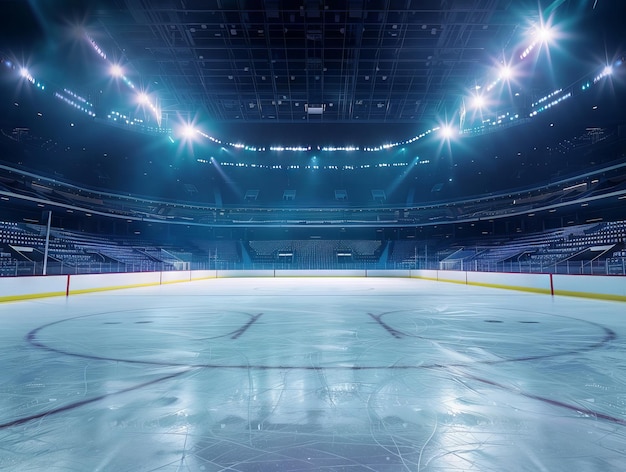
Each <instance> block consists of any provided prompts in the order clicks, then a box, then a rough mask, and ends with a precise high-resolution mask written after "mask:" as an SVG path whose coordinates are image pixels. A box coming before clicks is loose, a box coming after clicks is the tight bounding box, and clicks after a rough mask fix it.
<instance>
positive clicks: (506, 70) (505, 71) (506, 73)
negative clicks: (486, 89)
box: [500, 64, 513, 80]
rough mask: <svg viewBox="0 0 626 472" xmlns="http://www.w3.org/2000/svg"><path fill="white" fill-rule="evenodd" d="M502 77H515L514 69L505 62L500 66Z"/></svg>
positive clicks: (505, 78) (507, 78) (506, 78)
mask: <svg viewBox="0 0 626 472" xmlns="http://www.w3.org/2000/svg"><path fill="white" fill-rule="evenodd" d="M500 77H502V79H504V80H509V79H510V78H511V77H513V69H512V68H511V66H509V65H508V64H504V65H503V66H502V67H501V68H500Z"/></svg>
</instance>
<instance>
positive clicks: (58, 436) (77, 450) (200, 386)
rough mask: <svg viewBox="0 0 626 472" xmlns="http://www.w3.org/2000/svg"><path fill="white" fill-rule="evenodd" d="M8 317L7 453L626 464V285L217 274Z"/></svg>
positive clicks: (172, 466) (119, 459) (64, 459)
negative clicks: (613, 294) (618, 293)
mask: <svg viewBox="0 0 626 472" xmlns="http://www.w3.org/2000/svg"><path fill="white" fill-rule="evenodd" d="M25 280H26V279H25ZM0 323H1V326H2V328H1V330H0V365H1V372H2V374H1V376H0V470H7V471H40V470H46V471H77V472H85V471H115V472H121V471H133V472H134V471H246V472H249V471H281V472H286V471H377V472H382V471H437V472H442V471H446V472H450V471H481V472H487V471H498V472H502V471H533V472H536V471H550V472H555V471H567V472H580V471H590V472H591V471H594V472H596V471H623V470H624V468H625V467H626V466H625V464H626V351H625V348H626V343H625V341H624V340H625V339H626V304H623V303H619V302H608V301H593V300H585V299H576V298H568V297H555V298H553V297H550V296H548V295H534V294H527V293H522V292H513V291H505V290H497V289H487V288H480V287H467V286H462V285H455V284H446V283H437V282H428V281H422V280H410V279H391V278H389V279H372V278H297V279H261V278H256V279H218V280H206V281H199V282H191V283H184V284H176V285H164V286H159V287H146V288H137V289H129V290H119V291H114V292H113V291H112V292H101V293H97V294H86V295H77V296H71V297H69V298H67V299H66V298H63V297H59V298H48V299H40V300H32V301H23V302H11V303H4V304H2V305H0Z"/></svg>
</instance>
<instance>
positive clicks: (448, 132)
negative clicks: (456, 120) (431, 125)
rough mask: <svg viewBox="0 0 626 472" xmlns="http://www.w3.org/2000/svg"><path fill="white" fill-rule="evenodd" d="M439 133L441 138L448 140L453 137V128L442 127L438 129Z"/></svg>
mask: <svg viewBox="0 0 626 472" xmlns="http://www.w3.org/2000/svg"><path fill="white" fill-rule="evenodd" d="M439 133H440V134H441V136H442V137H443V138H445V139H450V138H452V137H453V136H454V128H453V127H452V126H450V125H443V126H442V127H441V128H440V130H439Z"/></svg>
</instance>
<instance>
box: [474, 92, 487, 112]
mask: <svg viewBox="0 0 626 472" xmlns="http://www.w3.org/2000/svg"><path fill="white" fill-rule="evenodd" d="M472 106H473V107H474V108H476V109H480V108H483V107H484V106H485V97H483V96H482V95H474V97H473V98H472Z"/></svg>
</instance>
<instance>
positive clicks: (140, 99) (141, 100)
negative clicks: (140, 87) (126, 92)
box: [137, 92, 150, 105]
mask: <svg viewBox="0 0 626 472" xmlns="http://www.w3.org/2000/svg"><path fill="white" fill-rule="evenodd" d="M137 101H138V102H139V103H141V104H142V105H147V104H148V103H149V102H150V98H149V97H148V95H147V94H145V93H144V92H141V93H140V94H138V95H137Z"/></svg>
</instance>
